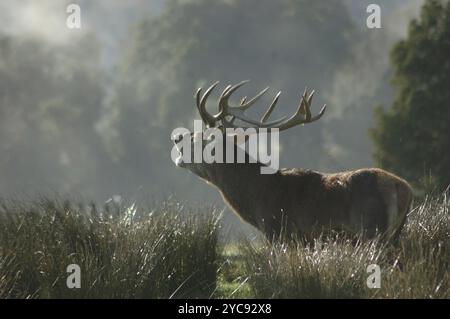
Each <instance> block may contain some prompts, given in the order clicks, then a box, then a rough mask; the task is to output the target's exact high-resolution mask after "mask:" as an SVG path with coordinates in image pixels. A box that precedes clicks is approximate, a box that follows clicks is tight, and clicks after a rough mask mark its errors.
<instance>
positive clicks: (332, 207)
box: [206, 164, 412, 240]
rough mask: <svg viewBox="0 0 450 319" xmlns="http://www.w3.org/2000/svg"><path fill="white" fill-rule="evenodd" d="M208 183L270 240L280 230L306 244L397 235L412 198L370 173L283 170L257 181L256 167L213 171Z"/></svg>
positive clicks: (400, 184)
mask: <svg viewBox="0 0 450 319" xmlns="http://www.w3.org/2000/svg"><path fill="white" fill-rule="evenodd" d="M226 166H228V167H226ZM216 170H219V171H216ZM206 180H207V181H208V182H209V183H211V184H213V185H215V186H216V187H217V188H218V190H219V192H220V193H221V195H222V197H223V199H224V201H225V202H226V203H227V204H228V206H230V207H231V208H232V209H233V210H234V212H235V213H236V214H237V215H239V216H240V217H241V218H242V219H243V220H244V221H245V222H247V223H249V224H251V225H253V226H254V227H256V228H258V229H259V230H261V231H262V232H263V233H264V234H265V235H266V236H267V237H268V238H273V237H275V238H276V237H278V236H279V235H280V232H281V231H282V229H283V227H284V231H287V232H290V233H296V234H298V235H300V236H302V237H303V238H307V239H309V240H312V239H313V238H314V237H317V236H319V235H320V234H321V233H323V232H326V231H327V230H337V231H345V232H346V233H350V234H364V235H366V236H367V237H372V236H374V235H375V234H376V233H377V232H380V233H389V234H393V235H396V233H398V231H399V230H400V229H401V226H402V225H403V223H404V221H405V219H406V214H407V213H408V210H409V206H410V203H411V194H412V193H411V189H410V187H409V185H408V183H406V182H405V181H404V180H402V179H400V178H399V177H396V176H394V175H392V174H390V173H388V172H385V171H383V170H380V169H374V168H372V169H360V170H356V171H349V172H341V173H336V174H322V173H319V172H315V171H310V170H302V169H281V170H279V171H278V172H276V173H275V174H271V175H261V174H260V172H259V168H258V167H257V165H251V164H249V165H245V164H240V165H239V164H235V165H233V164H224V165H223V166H222V167H219V166H216V167H214V168H213V167H211V174H210V175H208V177H206Z"/></svg>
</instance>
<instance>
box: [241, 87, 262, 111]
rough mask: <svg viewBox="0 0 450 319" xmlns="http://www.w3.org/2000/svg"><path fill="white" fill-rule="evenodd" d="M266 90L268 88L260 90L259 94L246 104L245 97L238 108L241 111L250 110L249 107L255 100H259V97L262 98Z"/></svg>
mask: <svg viewBox="0 0 450 319" xmlns="http://www.w3.org/2000/svg"><path fill="white" fill-rule="evenodd" d="M267 90H269V87H266V88H265V89H264V90H262V91H261V92H259V93H258V94H256V95H255V96H254V97H253V98H252V99H251V100H250V101H248V102H246V99H247V98H246V97H245V98H244V99H243V100H242V101H241V104H240V107H239V108H241V109H243V110H247V109H248V108H250V106H252V105H253V104H255V102H256V101H257V100H259V98H260V97H261V96H263V95H264V94H265V93H266V92H267Z"/></svg>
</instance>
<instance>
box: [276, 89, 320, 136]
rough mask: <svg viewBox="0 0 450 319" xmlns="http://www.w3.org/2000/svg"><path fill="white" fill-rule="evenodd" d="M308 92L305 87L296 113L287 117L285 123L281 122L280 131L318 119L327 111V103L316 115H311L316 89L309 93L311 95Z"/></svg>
mask: <svg viewBox="0 0 450 319" xmlns="http://www.w3.org/2000/svg"><path fill="white" fill-rule="evenodd" d="M308 93H309V92H308V89H307V88H305V91H304V93H303V95H302V99H301V102H300V105H299V107H298V109H297V112H295V114H294V115H292V116H291V117H290V118H289V119H287V120H286V121H285V122H284V123H281V125H280V126H279V127H278V128H279V130H280V131H283V130H286V129H288V128H291V127H293V126H296V125H301V124H306V123H311V122H314V121H317V120H318V119H320V118H321V117H322V115H323V114H324V113H325V110H326V107H327V106H326V104H325V105H324V106H323V107H322V109H321V110H320V112H319V113H318V114H317V115H316V116H311V102H312V98H313V96H314V91H312V92H311V93H309V96H308Z"/></svg>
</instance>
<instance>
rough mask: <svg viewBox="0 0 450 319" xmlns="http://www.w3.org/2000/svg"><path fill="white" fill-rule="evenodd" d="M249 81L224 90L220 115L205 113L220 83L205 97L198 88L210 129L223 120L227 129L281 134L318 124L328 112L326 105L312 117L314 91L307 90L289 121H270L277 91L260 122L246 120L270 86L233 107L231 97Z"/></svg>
mask: <svg viewBox="0 0 450 319" xmlns="http://www.w3.org/2000/svg"><path fill="white" fill-rule="evenodd" d="M247 82H249V81H242V82H240V83H238V84H235V85H233V86H231V85H228V86H227V87H226V88H225V89H224V90H223V92H222V94H221V95H220V98H219V113H218V114H216V115H211V114H209V113H208V112H207V111H206V100H207V99H208V97H209V95H210V94H211V92H212V91H213V90H214V88H215V87H216V86H217V85H218V83H219V82H218V81H217V82H215V83H214V84H213V85H211V86H210V87H209V88H208V89H207V90H206V92H205V94H204V95H203V96H201V92H202V89H201V88H200V89H198V90H197V93H196V94H195V98H196V101H197V108H198V110H199V112H200V116H201V117H202V120H203V122H204V123H205V124H207V125H208V126H209V127H213V126H215V125H216V122H217V121H221V124H222V126H223V127H224V128H228V127H233V128H237V127H253V128H278V129H279V130H280V131H283V130H286V129H289V128H291V127H293V126H296V125H301V124H306V123H311V122H314V121H317V120H318V119H320V118H321V117H322V116H323V114H324V113H325V111H326V105H324V106H323V107H322V109H321V110H320V112H319V113H318V114H317V115H315V116H312V114H311V103H312V99H313V97H314V90H312V91H311V92H309V90H308V88H305V90H304V92H303V94H302V97H301V101H300V104H299V106H298V108H297V111H296V112H295V113H294V114H293V115H292V116H290V117H289V118H287V117H286V116H284V117H282V118H281V119H278V120H276V121H271V122H267V120H268V119H269V117H270V116H271V115H272V112H273V110H274V109H275V107H276V105H277V103H278V100H279V98H280V95H281V92H278V93H277V95H276V96H275V98H274V99H273V100H272V103H270V105H269V108H268V109H267V110H266V112H265V113H264V115H263V116H262V118H261V121H257V120H252V119H251V118H249V117H247V116H246V115H245V113H244V112H245V111H246V110H247V109H248V108H249V107H250V106H252V105H253V104H254V103H255V102H256V101H257V100H258V99H259V98H261V96H263V95H264V94H265V93H266V92H267V90H268V89H269V88H268V87H267V88H265V89H264V90H262V91H261V92H259V93H258V94H257V95H255V96H254V97H253V98H252V99H250V100H247V97H244V98H242V99H241V102H240V104H239V106H230V105H229V103H228V102H229V98H230V96H231V95H232V94H233V93H234V92H235V91H236V90H237V89H239V88H240V87H241V86H243V85H244V84H246V83H247ZM229 117H231V119H228V118H229ZM236 119H239V120H241V121H242V122H244V123H245V124H244V125H240V126H236V125H235V124H234V121H235V120H236Z"/></svg>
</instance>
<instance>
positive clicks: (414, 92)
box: [371, 0, 450, 191]
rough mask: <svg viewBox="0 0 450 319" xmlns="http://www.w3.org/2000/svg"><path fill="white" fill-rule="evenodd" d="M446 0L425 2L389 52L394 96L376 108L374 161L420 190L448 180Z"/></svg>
mask: <svg viewBox="0 0 450 319" xmlns="http://www.w3.org/2000/svg"><path fill="white" fill-rule="evenodd" d="M449 57H450V1H439V0H428V1H427V2H426V3H425V4H424V6H423V8H422V11H421V15H420V19H419V20H413V21H412V22H411V24H410V26H409V32H408V37H407V39H405V40H402V41H400V42H399V43H397V44H396V45H395V47H394V49H393V51H392V54H391V61H392V64H393V68H394V75H393V81H392V83H393V86H394V88H395V90H396V96H395V99H394V102H393V105H392V107H391V108H390V109H388V110H383V109H382V108H381V107H379V108H378V109H377V110H376V113H375V126H374V128H373V129H372V130H371V136H372V139H373V142H374V145H375V154H374V156H375V160H376V161H377V162H378V164H379V165H380V166H382V167H383V168H386V169H388V170H391V171H393V172H395V173H398V174H399V175H401V176H403V177H404V178H406V179H408V181H410V182H412V183H413V184H414V185H415V186H416V187H418V188H419V189H420V190H422V191H424V190H429V188H430V186H432V187H433V188H434V189H438V190H443V189H444V188H445V187H446V186H447V185H448V184H449V183H450V127H449V124H450V86H449V84H450V58H449Z"/></svg>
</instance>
